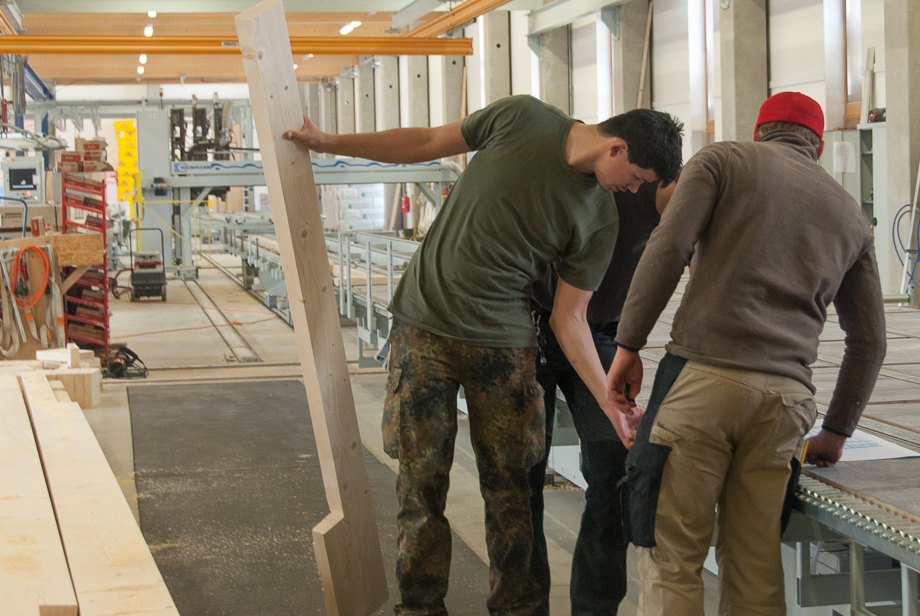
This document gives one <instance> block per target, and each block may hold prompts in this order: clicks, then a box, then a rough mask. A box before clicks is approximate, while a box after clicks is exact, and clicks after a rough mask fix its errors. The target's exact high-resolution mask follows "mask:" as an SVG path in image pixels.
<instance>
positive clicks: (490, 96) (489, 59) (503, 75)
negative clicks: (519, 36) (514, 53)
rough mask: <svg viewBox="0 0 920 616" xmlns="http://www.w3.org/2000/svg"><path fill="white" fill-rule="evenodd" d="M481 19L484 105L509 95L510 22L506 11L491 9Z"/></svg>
mask: <svg viewBox="0 0 920 616" xmlns="http://www.w3.org/2000/svg"><path fill="white" fill-rule="evenodd" d="M479 19H480V20H482V34H483V36H484V37H485V38H484V40H483V49H484V54H485V66H486V74H485V79H484V80H483V81H484V87H485V89H486V105H488V104H489V103H493V102H495V101H497V100H498V99H500V98H505V97H506V96H511V23H510V20H509V16H508V11H491V12H489V13H486V14H485V15H483V16H482V17H480V18H479Z"/></svg>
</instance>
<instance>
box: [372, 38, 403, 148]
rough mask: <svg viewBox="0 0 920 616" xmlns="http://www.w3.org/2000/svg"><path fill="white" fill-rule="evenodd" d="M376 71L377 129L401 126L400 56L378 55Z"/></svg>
mask: <svg viewBox="0 0 920 616" xmlns="http://www.w3.org/2000/svg"><path fill="white" fill-rule="evenodd" d="M377 61H378V62H380V66H378V67H377V69H376V70H375V71H374V100H375V103H376V104H375V107H376V116H377V118H376V119H377V122H376V126H377V130H388V129H390V128H399V58H397V57H396V56H377Z"/></svg>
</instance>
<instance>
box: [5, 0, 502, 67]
mask: <svg viewBox="0 0 920 616" xmlns="http://www.w3.org/2000/svg"><path fill="white" fill-rule="evenodd" d="M506 1H507V0H506ZM290 45H291V53H290V54H289V55H288V58H290V57H292V56H293V55H294V54H297V55H301V54H310V53H312V54H315V55H324V54H330V55H342V54H357V55H387V56H397V55H412V56H429V55H436V56H464V55H465V56H468V55H471V54H472V53H473V39H468V38H433V37H432V38H418V37H413V38H401V37H400V38H394V37H368V36H354V37H347V36H338V37H331V36H329V37H295V38H292V39H290ZM0 53H5V54H44V53H67V54H113V53H124V54H140V53H146V54H147V55H151V54H204V55H229V56H235V55H237V54H238V53H239V41H237V40H236V39H234V38H231V37H220V36H171V37H167V36H157V37H150V38H147V37H145V36H84V35H77V36H32V35H21V36H0Z"/></svg>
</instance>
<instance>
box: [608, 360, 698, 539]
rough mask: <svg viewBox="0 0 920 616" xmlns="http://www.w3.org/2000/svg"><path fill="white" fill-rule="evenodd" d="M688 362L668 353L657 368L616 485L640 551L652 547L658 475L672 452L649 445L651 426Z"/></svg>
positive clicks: (627, 525)
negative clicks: (634, 437)
mask: <svg viewBox="0 0 920 616" xmlns="http://www.w3.org/2000/svg"><path fill="white" fill-rule="evenodd" d="M686 363H687V360H686V359H684V358H683V357H677V356H676V355H671V354H670V353H667V354H665V356H664V359H662V360H661V363H660V364H659V365H658V372H656V373H655V384H654V386H653V387H652V395H651V398H650V399H649V405H648V409H646V411H645V415H643V416H642V419H641V421H640V422H639V426H638V427H637V429H636V441H635V443H634V444H633V446H632V447H631V448H630V450H629V454H628V455H627V456H626V476H625V477H624V478H623V479H622V480H621V481H620V483H619V484H618V485H617V488H618V490H619V493H620V511H622V512H623V530H624V533H625V535H626V538H627V539H629V541H631V542H632V543H633V544H634V545H636V546H638V547H642V548H652V547H655V515H656V513H657V510H658V492H659V490H660V489H661V474H662V473H663V472H664V464H665V462H667V460H668V454H670V453H671V447H670V446H669V445H661V444H658V443H650V442H649V437H650V436H651V430H652V425H653V424H654V423H655V416H656V415H657V414H658V409H659V407H660V406H661V403H662V402H664V399H665V397H666V396H667V395H668V392H669V391H670V390H671V386H672V385H674V381H676V380H677V377H678V376H679V375H680V373H681V371H682V370H683V368H684V365H685V364H686Z"/></svg>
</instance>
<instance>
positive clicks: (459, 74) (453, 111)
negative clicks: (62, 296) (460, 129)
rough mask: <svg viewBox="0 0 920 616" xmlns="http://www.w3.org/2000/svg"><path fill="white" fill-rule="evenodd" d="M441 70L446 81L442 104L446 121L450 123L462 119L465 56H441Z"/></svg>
mask: <svg viewBox="0 0 920 616" xmlns="http://www.w3.org/2000/svg"><path fill="white" fill-rule="evenodd" d="M441 70H442V78H443V81H444V92H443V94H442V97H441V98H442V104H443V105H444V108H443V111H442V112H443V115H444V123H445V124H450V123H451V122H456V121H457V120H459V119H460V102H461V101H460V97H461V94H462V93H463V58H462V57H461V56H441Z"/></svg>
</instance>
